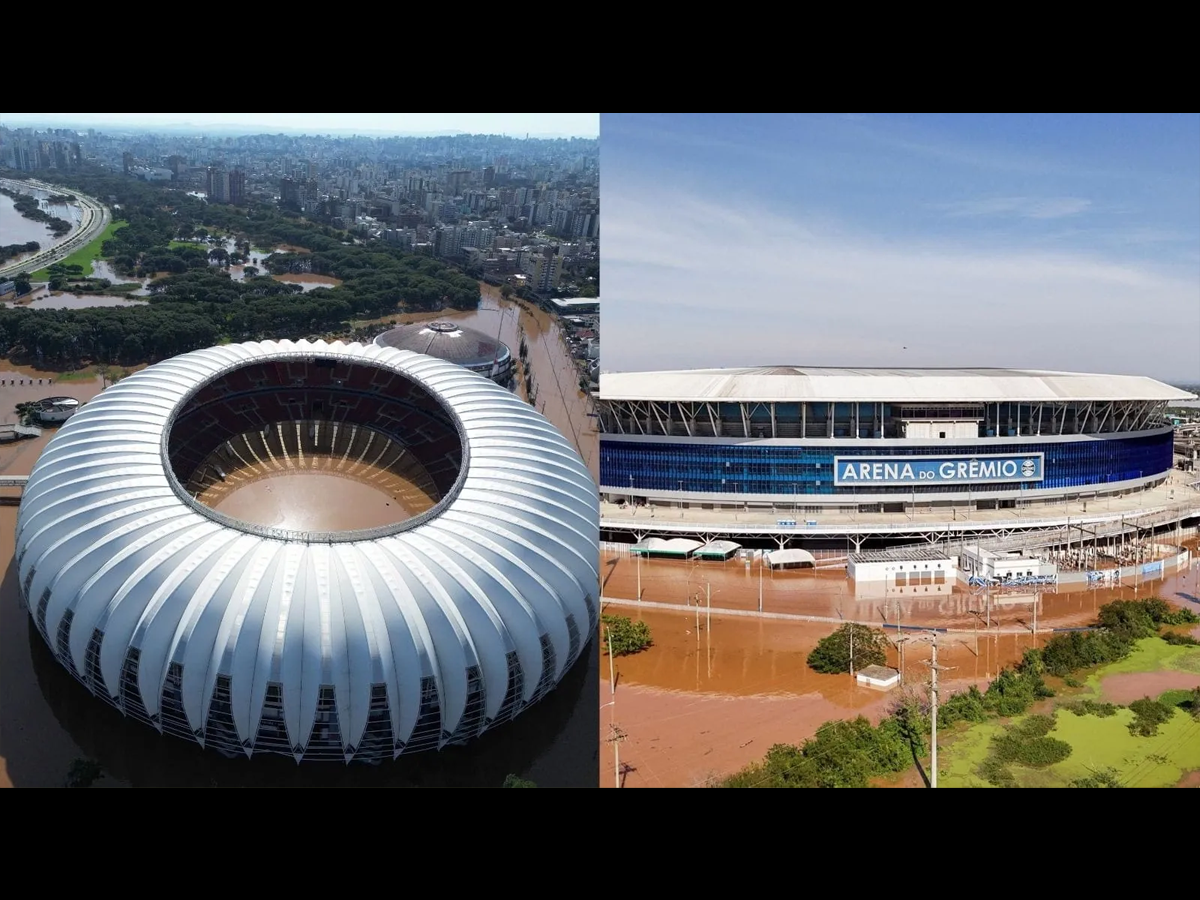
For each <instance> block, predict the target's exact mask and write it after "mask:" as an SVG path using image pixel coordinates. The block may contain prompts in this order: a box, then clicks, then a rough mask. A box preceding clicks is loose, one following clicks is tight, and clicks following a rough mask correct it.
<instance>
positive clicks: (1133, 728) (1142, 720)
mask: <svg viewBox="0 0 1200 900" xmlns="http://www.w3.org/2000/svg"><path fill="white" fill-rule="evenodd" d="M1129 708H1130V709H1131V710H1133V716H1134V718H1133V721H1132V722H1130V723H1129V733H1130V734H1132V735H1134V736H1135V737H1155V736H1156V735H1157V734H1158V727H1159V726H1160V725H1165V724H1166V723H1167V722H1168V721H1170V718H1171V716H1173V715H1175V707H1174V706H1171V705H1170V704H1168V703H1162V702H1161V701H1158V700H1151V699H1150V698H1149V697H1143V698H1142V699H1141V700H1134V701H1133V702H1132V703H1130V704H1129Z"/></svg>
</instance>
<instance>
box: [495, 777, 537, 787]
mask: <svg viewBox="0 0 1200 900" xmlns="http://www.w3.org/2000/svg"><path fill="white" fill-rule="evenodd" d="M500 787H506V788H535V787H537V785H536V784H534V783H533V782H532V781H527V780H526V779H524V778H521V777H520V776H519V775H509V776H508V777H507V778H505V779H504V784H502V785H500Z"/></svg>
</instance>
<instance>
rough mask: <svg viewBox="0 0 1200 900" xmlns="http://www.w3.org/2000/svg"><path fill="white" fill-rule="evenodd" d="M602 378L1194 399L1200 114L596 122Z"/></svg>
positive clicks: (1198, 346) (711, 116)
mask: <svg viewBox="0 0 1200 900" xmlns="http://www.w3.org/2000/svg"><path fill="white" fill-rule="evenodd" d="M600 128H601V138H600V142H601V143H600V146H601V176H602V181H603V187H602V191H603V198H604V212H603V223H602V232H603V241H602V246H601V251H602V257H601V262H602V266H603V281H604V285H603V288H604V289H603V296H604V358H603V361H602V367H603V370H604V371H634V370H654V369H670V368H692V367H707V366H738V365H778V364H796V365H831V366H837V365H851V366H853V365H859V366H901V365H907V366H956V365H979V366H1014V367H1033V368H1044V369H1066V370H1079V371H1094V372H1112V373H1131V374H1146V375H1151V376H1153V377H1157V378H1163V379H1169V380H1192V381H1196V382H1200V115H1197V114H1178V115H1168V114H1163V115H1137V114H1129V115H1121V114H1112V115H1099V114H1097V115H901V114H894V115H892V114H872V113H840V114H839V113H831V114H801V113H765V114H753V113H744V114H743V113H704V114H701V113H602V114H601V123H600Z"/></svg>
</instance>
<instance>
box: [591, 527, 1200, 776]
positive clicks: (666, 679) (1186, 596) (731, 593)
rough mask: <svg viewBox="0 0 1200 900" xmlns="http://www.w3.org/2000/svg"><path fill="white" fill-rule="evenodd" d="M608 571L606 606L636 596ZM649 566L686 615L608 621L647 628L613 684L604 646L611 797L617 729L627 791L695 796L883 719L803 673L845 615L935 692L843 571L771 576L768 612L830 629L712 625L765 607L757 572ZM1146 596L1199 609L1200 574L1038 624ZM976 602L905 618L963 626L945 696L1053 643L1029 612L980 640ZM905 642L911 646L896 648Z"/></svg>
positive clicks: (1007, 612)
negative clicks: (877, 635)
mask: <svg viewBox="0 0 1200 900" xmlns="http://www.w3.org/2000/svg"><path fill="white" fill-rule="evenodd" d="M1190 543H1191V544H1192V545H1193V546H1194V542H1190ZM602 562H603V564H602V566H601V573H602V575H601V577H602V578H607V579H608V580H607V582H606V587H605V589H604V594H605V596H613V597H616V596H621V597H629V598H633V597H635V596H636V591H637V583H636V577H637V576H636V571H631V570H630V566H631V565H636V560H633V559H630V558H629V557H622V556H618V555H613V554H605V555H604V557H603V558H602ZM614 563H615V565H614ZM642 566H643V569H642V589H643V597H644V598H645V599H647V600H656V601H658V602H678V603H680V608H679V609H678V610H658V609H646V608H641V609H639V608H637V607H631V606H626V605H621V606H615V605H610V606H608V607H607V608H606V610H605V611H606V613H610V614H614V615H620V616H628V617H630V618H633V619H635V620H640V621H644V622H646V623H647V625H649V627H650V630H651V635H652V638H653V645H652V646H651V647H650V648H649V649H648V650H646V651H643V652H642V653H638V654H636V655H633V656H627V657H620V658H618V659H616V660H614V661H613V666H612V669H611V672H612V675H613V676H615V677H614V678H613V679H612V681H610V668H609V660H608V658H607V657H606V656H604V655H603V647H597V654H598V656H599V658H600V670H601V679H600V703H601V715H600V719H601V746H600V768H599V773H598V774H599V777H600V783H601V786H602V787H608V786H612V785H613V784H614V783H615V778H616V773H615V771H614V764H615V762H616V761H617V760H616V759H615V757H614V752H613V746H614V745H613V743H612V742H610V741H608V740H607V737H608V736H609V735H610V734H611V728H612V726H614V725H615V726H617V727H619V728H620V729H621V731H622V732H623V733H624V734H625V738H624V740H623V741H622V742H621V744H620V754H621V755H620V762H621V765H622V766H623V774H622V776H621V778H622V783H623V786H625V787H656V786H661V787H688V786H696V785H700V784H702V783H704V782H705V781H706V780H708V779H711V778H719V777H721V776H723V775H727V774H729V773H731V772H733V771H736V770H738V769H740V768H741V767H743V766H746V765H748V764H750V763H753V762H756V761H758V760H760V759H761V758H762V757H763V755H764V754H765V753H766V751H767V750H768V749H769V748H770V746H771V745H772V744H774V743H781V742H782V743H799V742H802V741H804V740H805V739H807V738H809V737H811V736H812V735H813V734H814V733H815V731H816V729H817V728H818V727H820V725H822V724H823V723H824V722H827V721H829V720H831V719H834V718H852V717H854V716H856V715H860V714H861V715H866V716H867V717H868V718H870V719H872V720H873V721H874V720H878V718H879V717H881V716H883V715H886V714H887V712H888V710H889V708H890V706H891V705H892V704H893V703H894V701H895V698H896V696H897V695H896V692H895V691H892V692H880V691H878V690H877V689H873V688H869V687H866V686H862V685H859V684H857V683H856V682H855V681H854V680H853V679H851V678H850V676H849V675H820V674H818V673H816V672H814V671H813V670H812V669H810V668H809V667H808V665H807V657H808V654H809V653H810V652H811V651H812V649H813V648H814V647H815V646H816V644H817V642H818V641H819V640H820V639H821V638H822V637H824V636H826V635H827V634H829V633H830V632H831V631H833V630H834V629H835V628H836V627H837V621H840V620H839V619H838V611H839V610H840V611H842V612H843V614H844V615H846V616H847V617H850V614H851V613H854V616H855V617H856V618H867V617H866V616H864V615H863V614H862V610H863V609H866V610H868V611H870V612H872V613H874V614H876V615H877V616H878V621H879V623H880V626H881V627H883V628H884V630H885V632H886V634H887V635H888V637H889V639H890V641H889V647H888V651H887V665H889V666H891V667H894V668H898V669H900V668H902V671H903V673H904V678H905V682H906V684H907V685H908V686H909V687H910V688H913V689H917V690H924V687H923V686H924V685H925V684H927V683H928V679H929V667H928V665H927V663H928V662H929V661H930V660H931V655H932V649H931V645H930V643H929V642H928V641H927V640H922V639H921V635H919V634H916V633H913V632H910V631H905V632H901V635H897V633H896V632H895V631H894V630H892V629H889V628H888V627H887V625H886V624H885V621H884V619H885V616H886V620H887V622H890V623H893V625H894V623H895V617H894V611H893V610H891V609H889V608H887V606H886V604H880V603H878V602H871V601H867V602H864V601H856V600H855V599H854V597H853V592H852V585H851V583H850V582H848V581H847V579H846V577H845V572H844V571H841V572H836V571H826V572H822V571H814V570H808V571H791V572H782V573H776V575H775V578H776V580H775V581H773V582H772V581H769V580H768V579H766V578H764V606H765V608H766V609H767V611H775V612H792V613H798V614H801V615H813V616H822V617H830V618H832V619H834V621H831V622H806V621H799V620H780V619H760V618H757V617H745V618H743V617H737V616H722V615H719V614H712V615H711V616H710V615H709V614H708V612H707V608H706V603H707V593H708V591H709V590H711V591H712V598H713V599H712V604H713V606H718V604H719V606H722V607H727V608H738V609H754V608H756V607H757V603H758V582H757V571H756V570H755V571H753V572H752V573H751V574H747V573H746V572H745V567H744V566H742V565H740V564H739V565H735V564H733V563H727V564H725V565H724V566H723V565H722V564H721V563H701V564H697V565H690V564H683V563H679V562H676V561H672V560H649V561H643V562H642ZM710 586H711V587H710ZM1149 596H1158V597H1162V598H1164V599H1167V600H1169V601H1170V602H1172V603H1175V604H1176V605H1179V606H1183V607H1187V608H1190V609H1192V610H1193V611H1195V612H1200V569H1193V570H1190V571H1187V572H1184V573H1182V574H1173V575H1170V576H1168V577H1167V578H1166V579H1164V580H1162V581H1158V582H1153V583H1150V584H1147V585H1139V586H1134V585H1129V586H1124V587H1120V588H1109V589H1105V590H1095V591H1093V590H1081V591H1074V592H1063V593H1061V594H1052V593H1045V594H1043V595H1042V601H1041V607H1040V611H1039V619H1038V626H1039V629H1042V628H1047V629H1049V628H1060V627H1072V626H1077V625H1082V624H1088V623H1091V622H1093V621H1094V619H1095V613H1096V610H1098V609H1099V607H1100V606H1102V605H1104V604H1105V603H1108V602H1110V601H1112V600H1115V599H1133V598H1134V597H1149ZM688 597H691V598H694V599H693V601H692V602H693V605H691V606H687V605H685V604H686V603H687V598H688ZM976 599H977V598H976V597H974V596H973V595H972V594H971V593H970V592H966V591H953V592H951V593H950V594H949V595H948V596H946V597H940V598H937V599H930V600H925V599H923V598H922V599H914V600H911V601H908V605H906V606H905V607H903V610H902V622H903V624H905V625H916V624H923V625H937V626H940V627H956V628H961V629H967V630H963V631H956V632H953V633H949V634H943V635H941V636H939V638H938V663H939V664H940V665H942V666H945V667H947V668H946V669H945V670H944V672H943V675H942V678H941V687H942V692H943V693H942V696H943V697H944V696H947V695H949V694H952V693H955V692H958V691H961V690H964V689H966V688H967V687H968V686H970V685H971V684H976V685H979V686H980V687H983V686H984V685H986V683H987V682H988V681H989V680H990V679H991V678H993V677H994V676H995V675H996V673H997V672H998V671H999V670H1000V669H1001V668H1003V667H1005V666H1009V665H1012V664H1014V663H1016V662H1018V661H1019V660H1020V659H1021V657H1022V655H1023V654H1024V652H1025V651H1026V650H1028V649H1031V648H1033V647H1036V646H1040V645H1041V644H1043V643H1044V642H1045V641H1046V640H1047V639H1048V638H1049V637H1050V633H1049V632H1042V631H1040V632H1039V633H1038V634H1036V635H1035V634H1033V633H1032V632H1031V631H1030V630H1029V628H1028V627H1027V625H1029V624H1032V623H1031V618H1032V617H1031V616H1030V612H1031V610H1030V608H1029V607H1028V606H1022V607H1016V606H1014V607H1005V606H1002V605H999V604H998V605H996V606H993V608H992V611H993V614H994V615H993V622H994V623H996V624H998V626H999V628H1000V629H1003V630H995V631H993V632H991V633H990V634H989V633H988V632H987V631H985V630H984V629H983V628H982V627H980V628H979V629H977V630H976V629H975V628H974V622H975V619H974V617H973V616H971V615H970V613H969V612H965V611H964V609H966V610H969V609H971V608H974V607H975V605H976V603H975V600H976ZM696 600H699V602H698V603H696ZM898 636H903V637H905V638H908V640H906V641H904V642H903V643H902V644H897V643H896V642H895V639H896V637H898ZM901 646H902V647H903V658H901ZM1194 677H1195V676H1190V678H1191V679H1192V680H1194ZM1188 678H1189V676H1184V681H1187V683H1188V684H1190V683H1191V681H1190V680H1188ZM1168 680H1170V684H1169V685H1168V686H1178V685H1177V684H1176V682H1179V684H1183V681H1181V680H1180V678H1179V677H1177V676H1176V675H1174V674H1171V675H1170V676H1169V678H1168ZM614 681H615V686H616V690H615V693H614V692H613V682H614ZM1163 683H1164V684H1166V683H1167V681H1164V682H1163Z"/></svg>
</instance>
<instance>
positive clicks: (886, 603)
mask: <svg viewBox="0 0 1200 900" xmlns="http://www.w3.org/2000/svg"><path fill="white" fill-rule="evenodd" d="M600 571H601V578H602V580H603V595H604V596H605V597H609V598H613V599H623V600H636V599H637V597H638V585H639V583H640V585H641V599H642V600H646V601H652V602H656V603H673V604H679V605H681V606H688V605H689V603H696V602H698V603H699V604H700V605H701V606H705V605H711V606H712V607H714V608H724V609H739V610H757V609H758V608H759V597H760V595H761V598H762V610H763V612H766V613H785V614H791V615H800V616H815V617H820V618H827V619H835V620H840V619H842V618H845V619H853V620H855V621H860V622H877V623H879V624H881V625H882V624H884V623H886V624H889V625H893V626H894V625H895V624H896V622H897V619H898V620H899V622H900V624H901V625H905V626H915V625H920V626H927V627H939V628H958V629H961V628H968V629H970V628H974V627H976V625H977V624H978V625H979V626H980V627H983V626H984V625H986V624H987V622H988V621H989V619H990V622H991V626H992V627H993V628H999V629H1001V630H1012V629H1017V630H1028V629H1029V628H1030V627H1031V626H1032V624H1033V612H1034V607H1035V606H1036V609H1037V617H1038V628H1039V629H1042V628H1060V627H1068V626H1072V625H1085V624H1088V623H1089V622H1091V621H1093V620H1094V616H1095V614H1096V611H1097V610H1098V609H1099V608H1100V607H1101V606H1103V605H1104V604H1105V603H1108V602H1109V601H1111V600H1116V599H1120V598H1129V597H1133V596H1134V595H1135V594H1136V595H1138V596H1142V597H1145V596H1153V595H1154V594H1155V593H1156V592H1157V591H1158V590H1160V589H1161V588H1162V584H1163V582H1162V581H1161V580H1160V581H1158V582H1144V583H1134V581H1133V580H1130V581H1129V583H1128V584H1125V585H1123V586H1120V587H1105V588H1095V587H1088V586H1087V585H1082V584H1080V585H1060V586H1059V587H1058V589H1057V590H1044V591H1040V592H1038V591H1035V590H1034V589H1032V588H1024V589H1022V590H1021V591H1020V592H1019V593H1012V592H1008V591H1002V590H998V589H993V590H992V591H991V592H990V594H989V592H988V591H987V590H985V589H978V588H968V587H965V586H962V585H959V584H954V585H942V586H939V585H930V586H928V590H927V591H926V590H924V589H919V592H917V593H911V594H907V595H900V594H898V593H894V592H892V593H889V594H887V595H884V596H878V595H871V594H866V595H861V594H860V595H858V596H856V594H855V585H854V582H853V581H851V580H850V579H849V578H848V577H847V575H846V570H845V569H844V568H830V569H792V570H786V571H773V570H772V569H771V568H770V567H769V566H764V567H762V568H761V571H760V568H759V566H758V565H757V563H755V564H753V565H751V566H747V565H745V563H744V562H742V561H738V560H731V561H729V562H725V563H722V562H696V561H692V560H687V561H684V560H673V559H639V558H638V557H636V556H631V555H629V554H625V553H620V552H615V551H610V550H605V551H603V552H602V554H601V567H600ZM760 576H761V577H760ZM939 587H940V588H941V589H940V590H939ZM914 590H917V589H914ZM710 598H711V599H710Z"/></svg>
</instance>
